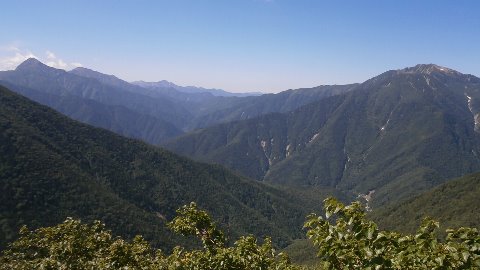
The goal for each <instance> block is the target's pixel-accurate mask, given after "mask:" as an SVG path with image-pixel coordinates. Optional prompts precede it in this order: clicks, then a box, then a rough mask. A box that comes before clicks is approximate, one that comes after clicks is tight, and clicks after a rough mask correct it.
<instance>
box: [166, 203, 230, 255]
mask: <svg viewBox="0 0 480 270" xmlns="http://www.w3.org/2000/svg"><path fill="white" fill-rule="evenodd" d="M177 214H178V216H177V217H175V218H174V219H173V221H172V222H170V223H169V224H168V226H169V227H170V228H171V229H172V230H173V231H174V232H176V233H179V234H181V235H184V236H188V235H194V236H197V237H198V238H199V239H201V240H202V243H203V247H204V248H205V249H208V250H210V251H213V250H215V248H218V247H223V246H224V245H225V242H226V239H225V236H224V235H223V232H221V231H220V230H218V229H217V226H216V225H215V223H214V222H213V221H212V219H211V218H210V216H209V215H208V214H207V212H205V211H203V210H199V209H198V208H197V204H196V203H194V202H192V203H190V205H188V206H187V205H185V206H183V207H182V208H180V209H178V210H177Z"/></svg>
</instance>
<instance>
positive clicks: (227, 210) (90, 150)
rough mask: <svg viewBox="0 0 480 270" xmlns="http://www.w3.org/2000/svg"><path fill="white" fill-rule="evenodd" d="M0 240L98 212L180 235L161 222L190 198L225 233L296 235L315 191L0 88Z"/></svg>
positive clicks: (134, 227)
mask: <svg viewBox="0 0 480 270" xmlns="http://www.w3.org/2000/svg"><path fill="white" fill-rule="evenodd" d="M0 179H1V185H0V244H1V246H4V245H5V244H6V242H8V241H11V240H12V239H14V238H15V236H16V233H17V231H18V229H19V228H20V226H21V225H22V224H26V225H28V226H29V227H31V228H36V227H40V226H49V225H53V224H57V223H59V222H62V221H63V220H65V218H66V217H74V218H81V219H82V220H83V221H85V222H88V221H91V220H94V219H99V220H102V221H103V222H105V223H106V224H107V225H108V226H109V228H111V229H112V230H113V233H114V234H116V235H121V236H123V237H127V238H130V237H132V236H134V235H135V234H141V235H143V236H145V237H146V238H147V239H148V240H149V241H151V242H152V243H153V244H154V245H155V246H157V247H162V248H170V247H172V246H174V245H175V244H177V243H178V241H177V240H178V239H176V238H175V237H173V236H172V235H171V234H170V232H169V231H168V229H167V228H165V226H164V225H165V223H166V221H167V220H169V219H171V218H172V216H173V215H174V214H175V209H177V208H178V207H180V206H181V205H184V204H188V203H189V202H191V201H196V202H197V203H198V204H199V206H200V207H202V208H203V209H207V210H208V211H209V212H210V213H212V214H213V216H214V218H215V220H217V222H218V223H219V225H220V226H221V228H223V229H224V230H226V231H227V232H228V233H229V234H230V235H232V236H238V235H243V234H248V233H252V234H255V235H257V236H260V237H262V236H265V235H271V236H272V237H273V240H274V243H276V245H279V246H283V245H285V244H287V243H288V242H290V240H291V239H294V238H297V237H301V236H302V235H303V233H302V231H301V227H302V223H303V221H304V218H305V215H306V214H307V213H308V212H311V211H313V210H314V208H315V207H313V206H316V207H320V206H321V203H320V200H321V198H322V195H321V194H317V195H315V196H311V197H308V196H305V194H304V193H302V192H300V191H297V192H298V193H295V194H294V193H288V192H286V191H284V190H281V189H278V188H274V187H270V186H267V185H264V184H261V183H258V182H256V181H253V180H250V179H247V178H244V177H240V176H238V175H236V174H234V173H231V172H230V171H228V170H226V169H224V168H223V167H221V166H215V165H207V164H202V163H197V162H193V161H191V160H189V159H187V158H182V157H179V156H177V155H175V154H172V153H170V152H168V151H165V150H162V149H159V148H155V147H152V146H150V145H147V144H145V143H142V142H140V141H136V140H132V139H127V138H124V137H121V136H118V135H116V134H114V133H112V132H109V131H106V130H103V129H99V128H93V127H90V126H88V125H85V124H81V123H79V122H76V121H74V120H71V119H69V118H67V117H65V116H63V115H61V114H59V113H57V112H55V111H53V110H52V109H50V108H47V107H45V106H42V105H39V104H37V103H35V102H32V101H30V100H28V99H26V98H24V97H22V96H20V95H18V94H15V93H13V92H11V91H9V90H8V89H6V88H4V87H0Z"/></svg>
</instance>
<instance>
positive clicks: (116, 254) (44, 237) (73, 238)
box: [0, 203, 297, 270]
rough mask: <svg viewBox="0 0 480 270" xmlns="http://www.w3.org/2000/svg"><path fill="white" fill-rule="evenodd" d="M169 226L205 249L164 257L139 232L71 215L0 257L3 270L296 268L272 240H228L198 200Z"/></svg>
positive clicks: (25, 236) (24, 233) (24, 232)
mask: <svg viewBox="0 0 480 270" xmlns="http://www.w3.org/2000/svg"><path fill="white" fill-rule="evenodd" d="M178 214H179V216H177V217H176V218H175V219H174V220H173V221H172V222H171V223H170V227H171V228H172V229H173V230H174V231H176V232H179V233H181V234H184V235H191V234H193V235H196V236H197V237H198V238H200V239H201V240H202V241H203V242H204V244H205V247H204V249H200V250H192V251H188V250H186V249H185V248H183V247H180V246H177V247H176V248H175V249H174V250H173V252H172V254H171V255H168V256H165V255H164V254H163V253H162V252H161V251H160V250H155V249H152V248H151V247H150V245H149V244H148V243H147V242H146V241H145V240H143V238H142V237H140V236H137V237H135V238H134V239H133V241H132V242H131V243H129V242H126V241H124V240H122V239H121V238H116V237H112V235H111V233H110V231H107V230H105V225H104V224H102V223H100V222H99V221H95V222H94V223H93V224H91V225H85V224H81V223H80V221H78V220H73V219H67V220H66V221H65V222H63V223H62V224H59V225H57V226H53V227H47V228H40V229H37V230H35V231H29V230H28V229H27V228H26V227H23V228H22V229H21V231H20V238H19V239H18V240H16V241H15V242H13V243H12V244H10V246H9V249H7V250H5V251H3V253H2V255H1V257H0V264H1V265H0V269H73V270H75V269H164V270H185V269H192V270H193V269H205V270H207V269H209V270H215V269H219V270H220V269H224V270H227V269H228V270H230V269H238V270H241V269H265V270H267V269H271V270H282V269H284V270H288V269H297V268H296V267H294V266H292V265H291V263H290V261H289V259H288V257H287V256H286V255H285V254H278V255H276V254H275V251H274V249H273V246H272V242H271V241H270V239H265V240H264V242H263V244H261V245H259V244H258V243H257V239H256V238H255V237H253V236H243V237H241V238H240V239H238V240H237V241H236V242H235V243H234V245H233V246H231V247H228V246H226V244H225V239H224V237H223V233H222V232H221V231H220V230H218V229H217V228H216V226H215V224H214V223H213V222H212V220H211V218H210V217H209V216H208V214H207V213H206V212H205V211H203V210H199V209H198V208H197V206H196V204H195V203H191V204H190V205H188V206H187V205H185V206H183V207H182V208H181V209H179V210H178Z"/></svg>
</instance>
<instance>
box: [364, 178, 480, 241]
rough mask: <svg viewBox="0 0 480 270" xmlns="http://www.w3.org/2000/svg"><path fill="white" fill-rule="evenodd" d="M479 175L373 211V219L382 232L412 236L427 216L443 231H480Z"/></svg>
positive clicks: (450, 182)
mask: <svg viewBox="0 0 480 270" xmlns="http://www.w3.org/2000/svg"><path fill="white" fill-rule="evenodd" d="M479 198H480V173H475V174H471V175H466V176H463V177H460V178H458V179H453V180H450V181H448V182H447V183H445V184H442V185H440V186H438V187H436V188H434V189H432V190H429V191H426V192H424V193H422V194H420V195H419V196H416V197H414V198H411V199H409V200H406V201H403V202H397V203H390V204H387V205H385V206H383V207H380V208H377V209H374V210H373V211H372V212H371V213H370V215H371V218H372V219H373V220H375V221H376V222H377V223H378V224H379V226H380V227H381V228H384V229H390V230H393V229H395V230H399V231H402V232H413V231H414V230H415V228H416V227H417V226H418V225H419V224H420V223H421V221H422V218H423V217H424V216H430V217H432V218H434V219H435V220H438V221H439V222H440V224H441V225H442V228H458V227H461V226H468V227H475V228H479V229H480V208H479V207H477V206H478V202H479Z"/></svg>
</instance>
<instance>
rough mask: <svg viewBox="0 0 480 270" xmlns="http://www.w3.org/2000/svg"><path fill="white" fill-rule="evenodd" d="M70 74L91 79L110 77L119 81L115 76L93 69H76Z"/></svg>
mask: <svg viewBox="0 0 480 270" xmlns="http://www.w3.org/2000/svg"><path fill="white" fill-rule="evenodd" d="M70 73H72V74H76V75H80V76H83V77H89V78H98V77H109V78H115V79H118V78H117V77H116V76H114V75H109V74H104V73H101V72H98V71H95V70H93V69H89V68H84V67H77V68H74V69H72V70H71V71H70Z"/></svg>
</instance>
